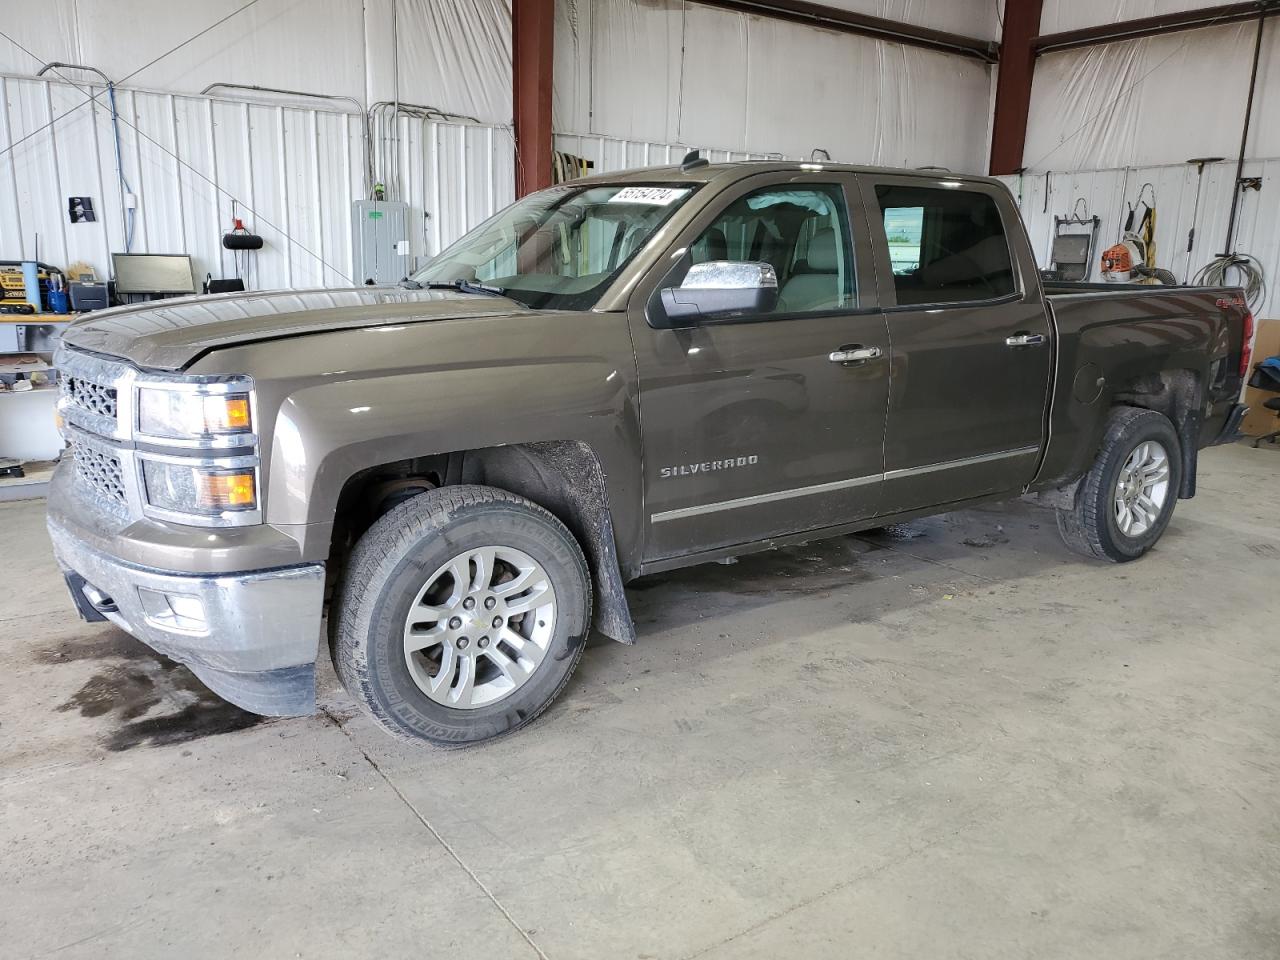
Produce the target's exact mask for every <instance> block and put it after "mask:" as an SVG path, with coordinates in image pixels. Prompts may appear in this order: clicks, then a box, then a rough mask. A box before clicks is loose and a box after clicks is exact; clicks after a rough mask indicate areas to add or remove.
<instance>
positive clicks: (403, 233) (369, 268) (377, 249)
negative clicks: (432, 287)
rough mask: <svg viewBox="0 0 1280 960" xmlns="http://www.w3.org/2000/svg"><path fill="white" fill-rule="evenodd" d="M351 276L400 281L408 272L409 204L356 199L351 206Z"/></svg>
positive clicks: (358, 279)
mask: <svg viewBox="0 0 1280 960" xmlns="http://www.w3.org/2000/svg"><path fill="white" fill-rule="evenodd" d="M351 257H352V260H353V261H354V262H353V263H352V265H351V266H352V268H353V270H352V274H351V279H352V280H353V281H355V283H356V284H357V285H363V284H365V283H367V282H368V281H370V280H372V281H373V282H374V283H376V284H387V283H399V282H400V281H401V280H403V279H404V277H405V276H406V275H407V274H408V273H409V205H408V204H406V203H403V202H401V201H399V200H357V201H355V203H354V204H352V207H351Z"/></svg>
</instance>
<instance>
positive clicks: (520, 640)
mask: <svg viewBox="0 0 1280 960" xmlns="http://www.w3.org/2000/svg"><path fill="white" fill-rule="evenodd" d="M498 640H499V641H500V642H502V643H505V644H506V645H507V646H509V647H510V648H511V649H512V650H514V651H515V652H516V655H517V656H518V657H519V658H520V659H521V660H528V661H529V662H530V663H531V664H533V665H534V666H537V665H538V664H539V663H541V662H542V658H543V656H544V655H545V654H546V651H545V650H543V649H542V648H541V647H540V646H538V645H537V644H536V643H534V642H533V641H532V640H526V639H525V638H524V637H522V636H520V634H518V633H516V632H515V631H514V630H512V629H511V628H510V627H503V628H502V631H501V632H500V633H499V634H498Z"/></svg>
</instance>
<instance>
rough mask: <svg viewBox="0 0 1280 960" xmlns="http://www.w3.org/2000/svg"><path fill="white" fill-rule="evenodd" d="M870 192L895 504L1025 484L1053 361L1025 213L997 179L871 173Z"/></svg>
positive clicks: (890, 488) (902, 506)
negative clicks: (1005, 209)
mask: <svg viewBox="0 0 1280 960" xmlns="http://www.w3.org/2000/svg"><path fill="white" fill-rule="evenodd" d="M948 183H949V184H950V185H949V186H948V185H947V184H948ZM863 197H864V202H865V203H866V204H867V207H868V211H869V213H868V218H869V219H870V220H872V221H873V222H872V225H871V231H872V234H871V235H872V237H873V240H874V244H875V248H876V254H877V263H878V266H879V268H880V270H879V276H880V277H881V278H882V279H883V282H882V283H881V286H880V296H881V301H882V303H884V304H885V317H886V320H887V323H888V328H889V337H890V341H891V343H892V356H891V361H892V362H891V378H892V389H891V391H890V394H889V407H888V414H887V422H886V427H885V490H884V498H883V500H882V503H881V510H882V512H883V513H893V512H898V511H903V510H911V509H915V508H918V507H926V506H931V505H933V504H939V503H948V502H952V501H956V500H962V499H966V498H969V497H978V496H983V495H986V494H991V493H999V492H1003V491H1016V490H1018V489H1020V488H1021V487H1022V486H1023V485H1024V484H1026V483H1027V482H1029V481H1030V479H1031V478H1032V476H1033V475H1034V472H1035V465H1036V463H1037V462H1038V459H1039V455H1040V449H1041V443H1042V439H1043V431H1044V413H1045V405H1046V403H1047V399H1048V389H1049V378H1050V374H1051V363H1052V343H1051V341H1050V337H1051V329H1050V326H1049V320H1048V317H1047V316H1046V314H1045V309H1044V304H1043V301H1042V300H1041V298H1040V296H1039V287H1038V286H1037V285H1036V283H1035V281H1034V278H1033V277H1032V278H1030V279H1029V278H1028V277H1027V276H1026V275H1025V269H1026V263H1027V262H1028V261H1027V260H1026V259H1025V258H1026V256H1027V255H1029V254H1028V252H1027V251H1026V250H1025V237H1024V236H1023V234H1022V230H1021V225H1020V224H1008V223H1007V222H1005V220H1006V218H1004V217H1002V215H1001V210H1002V207H1001V206H1000V204H999V199H998V195H997V194H996V191H995V188H993V187H990V186H988V185H985V184H977V183H971V182H961V181H939V182H932V181H928V180H921V179H919V178H895V177H866V176H864V177H863ZM1011 244H1012V246H1011ZM1019 338H1021V339H1019Z"/></svg>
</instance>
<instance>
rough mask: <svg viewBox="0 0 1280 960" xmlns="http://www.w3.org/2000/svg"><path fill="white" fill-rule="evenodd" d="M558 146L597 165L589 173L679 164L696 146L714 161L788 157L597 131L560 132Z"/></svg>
mask: <svg viewBox="0 0 1280 960" xmlns="http://www.w3.org/2000/svg"><path fill="white" fill-rule="evenodd" d="M555 148H556V150H557V151H558V152H560V153H567V154H571V155H573V156H575V157H580V158H582V159H584V160H587V161H589V162H590V163H592V164H594V166H592V167H591V168H589V169H588V171H587V172H588V174H597V173H613V172H615V171H617V170H631V169H634V168H635V167H660V166H664V165H666V164H672V163H679V162H680V161H681V159H683V157H684V155H685V154H686V153H688V152H689V151H690V150H694V149H699V150H701V151H702V155H703V156H704V157H706V158H707V159H708V160H710V161H711V162H712V163H727V162H729V161H733V160H782V159H786V158H784V157H783V156H782V154H780V153H740V152H735V151H733V150H715V149H711V148H707V147H693V146H682V145H680V144H675V143H655V142H653V141H648V140H623V139H619V138H618V137H603V136H600V135H599V134H595V133H557V134H556V136H555Z"/></svg>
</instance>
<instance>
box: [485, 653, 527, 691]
mask: <svg viewBox="0 0 1280 960" xmlns="http://www.w3.org/2000/svg"><path fill="white" fill-rule="evenodd" d="M485 655H486V656H487V657H488V658H489V660H490V662H492V663H493V665H494V666H495V667H497V668H498V669H499V670H501V671H502V675H503V676H504V677H506V678H507V679H508V680H510V681H511V682H512V683H514V684H519V683H521V682H522V681H523V680H525V679H527V678H528V676H529V674H531V673H533V669H534V667H536V666H537V663H530V664H529V665H528V666H527V667H526V666H525V664H524V662H523V661H522V660H512V659H511V658H510V657H509V656H507V655H506V654H505V653H503V652H502V651H501V650H499V649H498V648H497V647H492V648H490V649H489V650H486V651H485Z"/></svg>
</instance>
